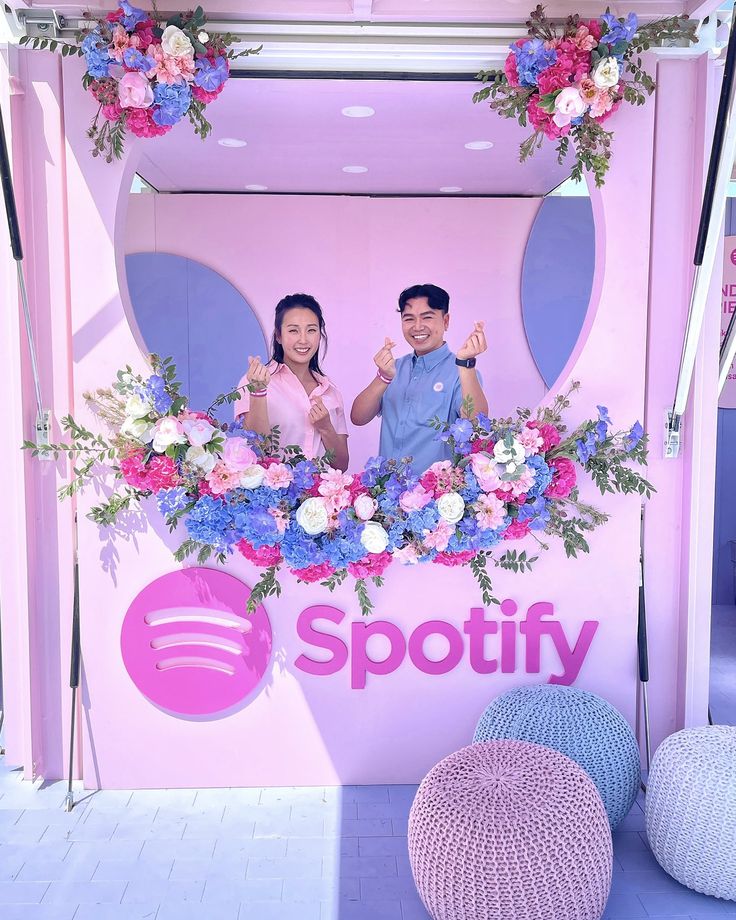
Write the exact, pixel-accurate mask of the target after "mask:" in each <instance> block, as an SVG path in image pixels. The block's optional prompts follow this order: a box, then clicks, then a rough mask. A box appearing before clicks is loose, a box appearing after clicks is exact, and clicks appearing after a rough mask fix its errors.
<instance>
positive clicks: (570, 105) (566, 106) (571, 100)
mask: <svg viewBox="0 0 736 920" xmlns="http://www.w3.org/2000/svg"><path fill="white" fill-rule="evenodd" d="M584 112H585V102H584V101H583V97H582V96H581V95H580V90H579V89H578V88H577V87H576V86H566V87H565V89H562V90H560V92H559V93H558V94H557V97H556V98H555V114H554V115H553V116H552V119H553V121H554V123H555V124H556V125H557V126H558V127H560V128H564V126H565V125H569V124H570V122H571V121H572V120H573V118H579V117H580V116H581V115H582V114H583V113H584Z"/></svg>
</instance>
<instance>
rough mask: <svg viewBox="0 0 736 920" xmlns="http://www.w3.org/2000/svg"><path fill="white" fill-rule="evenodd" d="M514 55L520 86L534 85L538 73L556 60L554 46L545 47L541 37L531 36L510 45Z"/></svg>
mask: <svg viewBox="0 0 736 920" xmlns="http://www.w3.org/2000/svg"><path fill="white" fill-rule="evenodd" d="M510 47H511V50H512V51H513V52H514V54H515V55H516V70H517V73H518V74H519V83H520V84H521V85H522V86H536V85H537V80H538V79H539V74H540V73H541V72H542V71H543V70H546V69H547V68H548V67H551V66H552V65H553V64H554V63H555V62H556V61H557V52H556V51H555V49H554V48H545V47H544V42H543V41H542V39H541V38H531V39H529V41H528V42H524V44H523V45H521V47H519V45H516V44H514V45H511V46H510Z"/></svg>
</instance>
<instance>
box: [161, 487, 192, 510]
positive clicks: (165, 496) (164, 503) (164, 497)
mask: <svg viewBox="0 0 736 920" xmlns="http://www.w3.org/2000/svg"><path fill="white" fill-rule="evenodd" d="M189 501H190V499H189V497H188V496H187V490H186V489H182V487H181V486H176V488H174V489H161V490H160V491H159V492H157V493H156V503H157V504H158V510H159V512H160V513H161V514H163V515H164V517H168V516H170V515H174V514H176V512H177V511H181V510H182V508H185V507H186V506H187V505H188V504H189Z"/></svg>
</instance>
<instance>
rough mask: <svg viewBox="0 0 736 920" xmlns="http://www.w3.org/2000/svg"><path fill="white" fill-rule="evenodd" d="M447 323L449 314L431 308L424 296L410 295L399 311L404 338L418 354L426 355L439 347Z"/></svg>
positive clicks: (443, 338)
mask: <svg viewBox="0 0 736 920" xmlns="http://www.w3.org/2000/svg"><path fill="white" fill-rule="evenodd" d="M449 324H450V314H449V313H443V312H442V310H433V309H432V308H431V307H430V305H429V303H428V301H427V298H426V297H412V298H411V300H407V302H406V305H405V306H404V309H403V310H402V312H401V329H402V331H403V333H404V338H405V339H406V341H407V342H408V343H409V344H410V345H411V347H412V348H413V349H414V351H415V352H416V354H418V355H426V354H428V353H429V352H430V351H434V350H435V349H436V348H439V347H440V345H441V344H442V343H443V342H444V340H445V331H446V330H447V327H448V326H449Z"/></svg>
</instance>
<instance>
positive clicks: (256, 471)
mask: <svg viewBox="0 0 736 920" xmlns="http://www.w3.org/2000/svg"><path fill="white" fill-rule="evenodd" d="M265 475H266V471H265V470H264V469H263V467H262V466H258V464H257V463H253V464H251V466H246V468H245V469H244V470H243V472H242V473H241V474H240V479H239V480H238V482H239V483H240V485H241V486H242V487H243V488H244V489H257V488H258V486H260V485H262V483H263V478H264V476H265Z"/></svg>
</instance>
